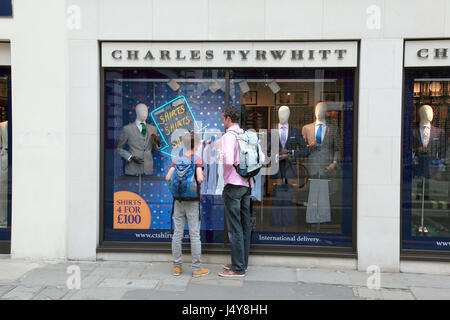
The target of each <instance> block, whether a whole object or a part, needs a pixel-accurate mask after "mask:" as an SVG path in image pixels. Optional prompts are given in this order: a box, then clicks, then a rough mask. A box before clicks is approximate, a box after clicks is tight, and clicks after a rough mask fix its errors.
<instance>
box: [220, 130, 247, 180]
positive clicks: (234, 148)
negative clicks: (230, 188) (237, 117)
mask: <svg viewBox="0 0 450 320" xmlns="http://www.w3.org/2000/svg"><path fill="white" fill-rule="evenodd" d="M228 130H234V131H236V132H238V133H242V132H244V131H243V130H242V129H241V128H240V127H239V125H238V124H235V125H233V126H231V127H230V128H228ZM228 130H227V132H226V133H225V134H224V135H223V136H222V139H221V140H222V141H221V142H222V152H221V160H222V163H223V183H224V185H225V186H226V185H227V184H233V185H236V186H244V187H248V179H247V178H244V177H241V176H240V175H239V174H238V173H237V172H236V169H235V168H234V167H233V164H234V165H237V166H238V165H239V145H238V142H237V139H236V137H235V136H234V135H233V134H232V133H229V132H228ZM250 183H251V186H252V187H253V179H250Z"/></svg>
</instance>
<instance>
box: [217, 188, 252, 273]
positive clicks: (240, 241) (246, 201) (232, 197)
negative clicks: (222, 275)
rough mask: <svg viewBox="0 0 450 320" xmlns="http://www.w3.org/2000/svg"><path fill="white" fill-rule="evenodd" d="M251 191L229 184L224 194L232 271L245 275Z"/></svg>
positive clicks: (250, 228) (248, 241) (249, 235)
mask: <svg viewBox="0 0 450 320" xmlns="http://www.w3.org/2000/svg"><path fill="white" fill-rule="evenodd" d="M250 197H251V189H250V188H248V187H244V186H237V185H232V184H227V185H226V186H225V188H224V189H223V192H222V199H223V203H224V208H225V218H226V223H227V227H228V239H229V241H230V245H231V264H232V266H231V270H232V271H234V272H236V273H245V270H246V269H247V266H248V255H249V252H250V240H251V232H252V224H251V220H250Z"/></svg>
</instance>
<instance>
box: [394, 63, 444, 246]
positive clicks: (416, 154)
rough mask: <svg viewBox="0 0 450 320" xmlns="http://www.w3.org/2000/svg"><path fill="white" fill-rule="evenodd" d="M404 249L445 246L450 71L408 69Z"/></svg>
mask: <svg viewBox="0 0 450 320" xmlns="http://www.w3.org/2000/svg"><path fill="white" fill-rule="evenodd" d="M405 81H406V83H405V96H404V110H403V187H402V200H403V201H402V202H403V206H402V208H403V214H402V215H403V216H402V218H403V220H402V221H403V223H402V224H403V226H402V236H403V239H402V240H403V246H402V248H403V249H413V250H414V249H415V250H439V251H449V250H450V208H449V199H450V172H449V164H450V115H449V103H450V69H448V68H440V69H416V70H407V71H406V78H405Z"/></svg>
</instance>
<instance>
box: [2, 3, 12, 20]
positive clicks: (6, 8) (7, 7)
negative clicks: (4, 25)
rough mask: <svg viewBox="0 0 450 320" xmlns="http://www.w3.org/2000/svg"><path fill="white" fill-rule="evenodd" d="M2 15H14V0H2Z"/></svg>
mask: <svg viewBox="0 0 450 320" xmlns="http://www.w3.org/2000/svg"><path fill="white" fill-rule="evenodd" d="M0 17H12V0H0Z"/></svg>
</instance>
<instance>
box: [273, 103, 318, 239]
mask: <svg viewBox="0 0 450 320" xmlns="http://www.w3.org/2000/svg"><path fill="white" fill-rule="evenodd" d="M290 113H291V112H290V109H289V107H287V106H281V107H280V108H279V109H278V119H279V123H278V124H277V126H276V128H273V129H272V130H273V131H274V132H275V133H276V134H277V136H278V137H279V139H278V141H279V142H278V143H279V145H278V150H279V152H278V154H277V155H275V158H276V160H277V161H278V170H276V169H277V168H276V166H274V168H275V169H274V170H273V172H271V179H273V180H275V183H274V195H273V198H274V200H273V202H272V207H273V209H272V214H271V216H270V223H271V225H272V226H280V227H283V231H285V229H284V228H285V227H288V226H293V225H295V211H296V208H295V204H294V201H293V199H294V185H296V183H297V177H298V172H297V159H300V158H303V157H307V156H308V154H309V149H308V147H307V145H306V142H305V140H304V139H303V136H302V134H301V132H300V130H298V129H297V128H294V127H292V126H290V125H289V116H290ZM271 142H272V141H271V136H269V137H268V150H269V152H270V153H271V152H272V150H271ZM275 170H276V171H275Z"/></svg>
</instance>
